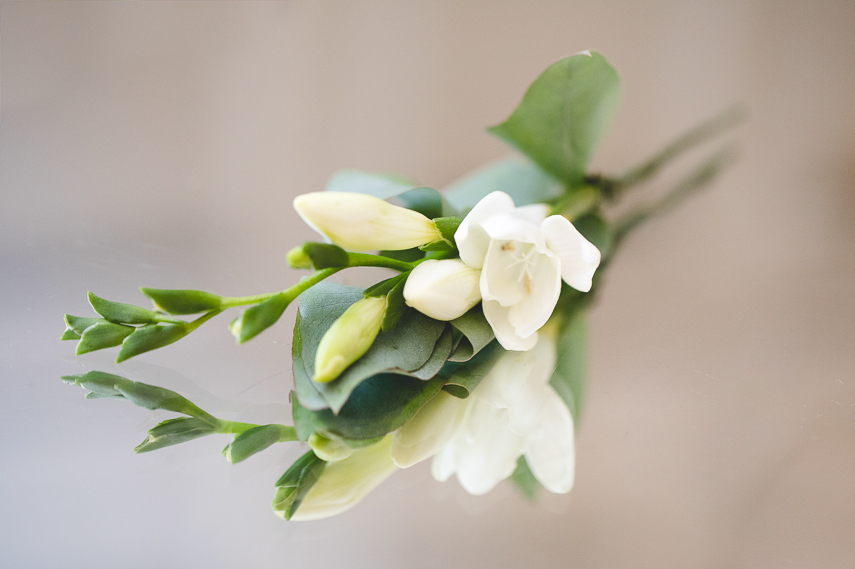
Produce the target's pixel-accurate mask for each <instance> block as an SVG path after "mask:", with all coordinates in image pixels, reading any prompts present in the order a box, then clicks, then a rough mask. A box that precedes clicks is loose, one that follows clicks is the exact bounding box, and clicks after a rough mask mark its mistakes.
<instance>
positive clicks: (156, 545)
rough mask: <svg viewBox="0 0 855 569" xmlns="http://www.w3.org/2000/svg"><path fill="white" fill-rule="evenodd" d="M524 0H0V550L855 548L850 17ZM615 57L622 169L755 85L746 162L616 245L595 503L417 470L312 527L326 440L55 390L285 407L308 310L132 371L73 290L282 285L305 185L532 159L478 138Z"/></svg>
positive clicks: (521, 561)
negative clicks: (311, 450) (298, 504)
mask: <svg viewBox="0 0 855 569" xmlns="http://www.w3.org/2000/svg"><path fill="white" fill-rule="evenodd" d="M527 4H528V3H525V4H523V3H518V4H513V3H495V2H492V3H483V4H479V3H469V4H466V5H465V6H462V7H461V6H457V5H456V3H444V4H443V3H430V4H424V5H421V6H420V7H413V6H410V5H407V4H385V3H373V2H371V3H365V2H362V3H346V4H345V3H335V4H333V3H329V4H315V3H299V2H298V3H263V4H255V3H234V4H229V3H211V4H202V3H145V4H119V3H104V4H102V3H97V4H96V3H91V4H89V3H87V4H41V3H39V4H36V3H24V2H20V3H13V2H4V3H3V5H2V11H3V35H2V54H3V56H2V57H3V59H2V82H0V89H2V91H0V95H1V96H2V111H1V113H2V114H0V121H2V130H0V187H2V193H0V199H2V202H0V203H2V206H1V207H0V255H2V257H0V319H2V320H0V321H2V323H3V333H2V336H0V337H2V342H0V369H2V370H3V373H2V384H0V394H2V399H0V420H2V424H3V429H2V430H0V448H2V449H3V451H4V468H3V469H2V472H0V482H1V483H0V565H3V566H9V567H30V566H31V567H45V566H57V565H61V566H63V567H116V566H122V567H150V566H155V567H172V566H202V565H205V566H208V567H229V566H237V565H238V564H240V565H241V566H253V567H280V566H287V567H290V566H300V565H304V566H311V567H372V568H373V567H402V566H414V567H433V566H472V567H480V566H492V567H518V566H522V565H529V566H538V567H566V566H578V567H591V568H595V567H651V568H653V567H656V568H659V567H710V568H713V567H760V568H765V567H849V566H850V564H851V559H852V557H853V555H855V542H853V540H852V539H851V536H852V535H853V532H855V485H853V484H852V480H851V473H852V472H853V470H855V431H853V425H855V377H853V369H855V349H853V344H855V300H854V299H855V260H853V251H855V227H853V219H855V198H853V196H855V193H853V191H852V189H853V185H855V111H853V106H852V93H855V73H853V69H855V7H853V5H852V4H851V3H846V2H805V3H801V4H800V3H795V2H793V3H785V4H784V3H779V2H743V3H727V2H707V3H677V2H646V3H632V4H630V3H625V2H597V3H588V4H584V5H575V6H574V5H569V4H565V3H558V2H555V3H550V2H541V3H537V4H536V5H527ZM586 48H596V49H599V50H600V51H602V52H603V53H604V54H605V55H606V56H607V57H608V58H609V59H610V61H612V63H613V64H615V65H616V67H617V68H618V70H619V71H620V72H621V75H622V78H623V81H624V98H623V104H622V107H621V110H620V113H619V115H618V118H617V120H616V123H615V125H614V126H613V129H612V132H611V134H610V135H609V136H608V137H607V139H606V142H605V143H604V145H603V148H602V149H601V151H600V152H599V153H598V154H597V156H596V158H595V167H596V168H602V169H603V170H604V171H607V172H615V171H619V170H620V169H621V168H623V167H626V166H629V165H631V164H632V163H634V162H636V161H638V160H640V159H642V158H643V157H645V156H646V155H648V154H649V153H651V152H652V151H653V150H655V149H656V148H657V147H658V146H659V145H661V144H664V143H665V142H667V141H668V140H669V139H670V138H671V137H673V136H675V135H677V134H679V132H681V131H682V130H683V129H686V128H688V127H689V126H691V125H693V124H694V123H695V122H697V121H700V120H701V119H703V118H705V117H706V116H708V115H710V114H713V113H714V112H715V111H717V110H718V109H719V108H721V107H723V106H725V105H726V104H729V103H730V102H733V101H741V102H743V103H745V104H746V105H747V106H748V107H749V108H750V110H751V117H750V119H749V121H748V122H747V123H746V124H745V125H744V126H743V127H740V129H739V130H738V139H739V142H740V144H741V148H742V156H741V161H740V162H739V164H738V165H737V166H735V167H734V168H733V169H732V170H731V171H729V172H728V173H727V174H725V175H724V176H723V177H722V179H721V180H720V181H719V182H718V183H717V184H716V185H715V187H713V188H712V189H711V190H710V191H708V192H706V193H705V194H703V195H701V196H698V197H696V198H694V199H692V200H691V201H690V202H688V203H686V204H685V205H684V206H683V207H681V208H680V209H679V211H676V212H674V213H673V214H670V215H668V216H666V217H663V218H661V219H659V220H657V221H656V222H655V223H652V224H650V225H649V226H647V227H645V228H644V229H642V230H641V231H639V232H638V234H637V235H635V236H634V237H633V238H632V239H631V240H630V241H629V242H628V243H627V244H626V248H625V250H624V251H623V252H622V253H621V255H620V256H619V257H618V258H617V259H616V261H615V263H614V264H613V265H612V266H611V267H610V269H609V271H610V272H609V276H608V281H607V283H606V286H605V288H604V289H603V290H602V295H601V297H600V302H599V304H598V305H597V307H596V308H595V309H594V311H593V312H592V314H591V338H592V347H591V363H590V383H589V399H588V401H587V404H586V410H585V415H584V418H583V420H582V425H581V429H580V431H579V433H578V439H577V445H578V449H577V452H578V455H577V468H578V472H577V479H576V487H575V489H574V490H573V491H572V492H571V493H570V494H569V495H567V496H543V499H542V500H541V501H540V503H539V504H537V505H529V504H528V503H526V502H525V501H524V500H523V499H522V498H521V497H519V496H518V494H517V493H516V492H515V490H514V489H513V488H511V487H510V486H509V485H502V486H500V487H499V488H498V489H497V490H495V491H494V492H492V493H490V494H488V495H487V496H484V497H477V498H476V497H472V496H468V495H466V494H465V492H463V491H462V490H461V489H460V487H459V486H458V485H457V483H456V482H454V481H450V482H447V483H444V484H440V483H437V482H434V481H433V480H432V479H431V478H430V473H429V468H428V467H427V465H420V466H417V467H415V468H413V469H410V470H407V471H402V472H399V473H397V474H396V475H395V476H393V477H392V478H391V479H390V480H389V481H387V482H386V483H384V484H383V485H382V486H381V487H380V488H379V489H378V490H376V491H375V492H374V493H372V494H371V495H370V496H369V497H368V498H367V499H366V500H365V501H364V502H363V503H362V504H360V505H359V506H358V507H357V508H355V509H354V510H352V511H350V512H348V513H346V514H344V515H342V516H339V517H337V518H334V519H330V520H326V521H320V522H311V523H285V522H283V521H281V520H279V519H278V518H276V517H274V516H273V515H272V513H271V511H270V508H269V503H270V500H271V499H272V497H273V486H272V485H273V482H274V481H275V480H276V479H277V478H278V477H279V475H280V474H281V473H282V472H283V471H284V469H285V468H286V467H287V466H288V465H289V464H290V462H291V461H292V460H293V459H294V458H295V457H296V456H297V455H298V454H299V453H300V449H298V447H297V445H290V446H289V445H280V446H281V448H274V449H271V450H268V451H266V452H264V453H263V454H261V455H258V456H256V457H253V458H252V459H250V460H248V461H246V462H245V463H242V464H238V465H235V466H231V465H229V464H228V463H227V462H226V461H225V460H224V459H223V458H222V457H221V456H220V451H221V449H222V447H223V446H225V444H226V442H227V441H226V440H225V438H222V437H220V438H217V437H210V438H208V439H202V440H199V441H194V442H191V443H187V444H186V445H182V446H179V447H173V448H169V449H164V450H160V451H157V452H155V453H150V454H146V455H134V454H133V452H132V448H133V447H134V446H135V445H136V444H138V443H139V442H140V441H141V440H142V439H143V438H144V434H145V431H146V430H147V429H149V428H150V427H152V426H153V425H154V424H156V422H158V421H159V420H161V419H163V418H166V417H167V416H169V415H168V414H161V413H152V412H148V411H146V410H143V409H140V408H136V407H132V406H130V405H128V404H123V403H122V402H117V401H109V400H96V401H86V400H84V399H83V397H82V396H83V392H82V390H80V389H79V388H73V387H70V386H67V385H64V384H62V383H61V382H60V381H59V379H58V378H59V376H60V375H66V374H72V373H82V372H85V371H87V370H90V369H100V370H104V371H108V372H112V373H119V374H122V375H125V376H126V377H129V378H130V379H133V380H136V381H143V382H147V383H154V384H158V385H163V386H164V387H168V388H171V389H174V390H176V391H179V392H181V393H182V394H184V395H186V396H187V397H189V398H190V399H191V400H193V401H195V402H197V403H198V404H199V405H200V406H201V407H203V408H205V409H207V410H209V411H211V412H212V413H214V414H217V415H220V416H222V417H224V418H228V419H235V420H241V421H249V422H256V423H263V422H274V421H276V422H283V421H288V420H289V414H290V411H289V405H288V402H287V396H288V391H289V389H290V382H291V377H290V357H289V349H290V328H291V325H292V323H293V318H294V308H293V307H292V308H290V309H289V311H288V312H287V313H286V315H285V317H284V318H283V320H282V321H281V322H280V324H279V325H277V326H276V327H275V328H273V329H271V330H269V331H267V332H266V333H265V334H263V335H262V336H260V337H258V338H257V339H255V340H254V341H252V342H250V343H249V344H247V345H245V346H240V347H238V346H235V345H234V342H233V340H232V339H231V335H230V334H229V333H228V331H227V329H226V325H227V323H228V322H229V320H230V317H231V316H230V315H221V316H219V317H217V318H216V319H214V320H213V321H211V322H210V323H208V324H206V325H205V326H204V327H203V328H202V329H200V330H199V331H198V332H196V333H194V334H193V335H192V336H190V337H189V338H187V339H185V340H183V341H181V342H180V343H179V344H176V345H174V346H170V347H167V348H165V349H162V350H159V351H157V352H155V353H152V354H147V355H143V356H140V357H138V358H135V359H133V360H130V361H128V362H125V363H123V364H121V365H119V366H117V365H115V364H113V363H112V360H113V358H114V357H115V350H108V351H103V352H97V353H93V354H89V355H85V356H81V357H75V356H74V355H73V350H74V346H73V342H66V343H61V342H59V340H58V338H59V336H60V334H61V332H62V328H63V326H62V314H63V313H65V312H70V313H73V314H78V315H88V314H89V307H88V305H87V303H86V291H87V290H90V289H91V290H93V291H94V292H96V293H98V294H99V295H102V296H104V297H107V298H110V299H115V300H120V301H127V302H139V303H142V302H143V301H144V298H143V297H142V295H141V294H140V293H138V292H137V290H136V287H138V286H140V285H146V286H158V287H164V288H166V287H169V288H191V287H192V288H204V289H208V290H211V291H213V292H217V293H221V294H225V295H243V294H254V293H261V292H268V291H272V290H278V289H280V288H284V287H285V286H287V285H288V284H290V283H292V282H294V281H295V280H296V279H297V278H298V277H299V273H297V272H295V271H290V270H289V269H287V267H286V263H285V253H286V252H287V250H288V249H289V248H290V247H291V246H293V245H294V244H296V243H298V242H300V241H301V240H304V239H308V238H311V237H312V234H311V232H310V230H309V229H308V228H306V227H305V226H303V224H302V223H301V222H300V221H299V218H298V217H297V215H296V214H295V213H294V212H293V211H292V209H291V207H290V202H291V200H292V199H293V197H294V196H295V195H296V194H298V193H302V192H306V191H311V190H317V189H320V188H322V187H323V185H324V183H325V181H326V179H327V178H328V177H329V175H330V174H331V173H332V172H333V171H334V170H336V169H338V168H344V167H357V168H362V169H366V170H373V171H394V172H401V173H405V174H407V175H409V176H412V177H414V178H416V179H418V180H420V181H421V182H423V183H425V184H427V185H431V186H436V187H442V186H444V185H446V184H448V183H450V182H451V181H453V180H454V179H455V178H457V177H459V176H461V175H463V174H465V173H467V172H468V171H470V170H472V169H474V168H476V167H478V166H479V165H481V164H482V163H484V162H487V161H489V160H492V159H495V158H498V157H501V156H504V155H506V154H508V150H507V149H506V148H505V147H504V146H503V145H502V144H501V143H500V142H499V141H497V140H493V139H491V138H490V137H489V136H487V135H486V134H484V132H483V128H484V127H485V126H487V125H490V124H495V123H496V122H499V121H500V120H502V119H504V118H505V117H506V116H507V114H508V113H509V112H510V111H511V110H512V109H513V107H514V106H515V105H516V103H517V102H518V100H519V99H520V97H521V95H522V93H523V91H524V89H525V87H526V86H527V85H528V84H529V83H530V81H531V80H533V79H534V77H535V76H536V74H537V73H538V72H540V71H541V70H542V69H543V68H545V67H546V65H548V64H549V63H550V62H552V61H554V60H556V59H558V58H559V57H561V56H563V55H566V54H568V53H572V52H575V51H579V50H582V49H586ZM698 158H700V155H699V156H698ZM660 187H661V186H653V187H651V188H649V190H646V192H647V193H645V194H642V196H640V197H649V196H652V195H654V194H655V192H656V190H657V188H660ZM371 278H372V277H371V276H370V275H369V274H368V273H367V272H353V273H348V274H346V275H344V276H342V277H341V279H342V281H343V282H352V283H365V282H367V281H368V280H370V279H371ZM344 279H346V280H344Z"/></svg>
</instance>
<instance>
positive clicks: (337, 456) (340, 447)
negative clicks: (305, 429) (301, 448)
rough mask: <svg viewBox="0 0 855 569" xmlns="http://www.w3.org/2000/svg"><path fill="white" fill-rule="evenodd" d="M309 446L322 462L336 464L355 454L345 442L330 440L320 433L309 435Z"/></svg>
mask: <svg viewBox="0 0 855 569" xmlns="http://www.w3.org/2000/svg"><path fill="white" fill-rule="evenodd" d="M309 446H310V447H312V450H313V451H315V454H316V455H317V456H318V458H320V459H321V460H325V461H327V462H335V461H337V460H343V459H345V458H347V457H349V456H350V455H351V454H353V449H352V448H350V447H349V446H347V444H346V443H345V442H344V441H341V440H336V439H329V438H327V437H325V436H323V435H321V434H319V433H312V434H311V435H309Z"/></svg>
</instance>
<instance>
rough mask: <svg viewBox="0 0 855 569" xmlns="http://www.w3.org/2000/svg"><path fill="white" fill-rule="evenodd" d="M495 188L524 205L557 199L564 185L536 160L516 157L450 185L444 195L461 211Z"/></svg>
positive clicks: (494, 164) (480, 170) (489, 165)
mask: <svg viewBox="0 0 855 569" xmlns="http://www.w3.org/2000/svg"><path fill="white" fill-rule="evenodd" d="M496 191H501V192H505V193H506V194H508V195H509V196H511V198H513V200H514V203H515V204H517V205H518V206H522V205H527V204H531V203H540V202H548V201H551V200H554V199H556V198H558V197H560V196H561V195H562V194H563V193H564V188H563V187H562V186H561V184H560V182H559V181H558V180H556V179H555V178H554V177H552V176H550V175H549V174H547V173H546V172H544V171H543V169H542V168H541V167H540V166H538V165H537V164H535V163H534V162H532V161H530V160H529V159H527V158H524V157H522V156H514V157H512V158H506V159H504V160H499V161H498V162H494V163H492V164H488V165H487V166H484V167H483V168H480V169H478V170H476V171H475V172H473V173H472V174H469V175H468V176H466V177H465V178H463V179H461V180H458V181H457V182H455V183H453V184H452V185H451V186H449V187H448V188H447V189H446V190H445V192H443V195H444V196H445V198H446V199H447V200H448V201H449V202H451V204H452V205H454V206H455V207H456V208H457V209H458V210H461V211H466V210H469V209H471V208H472V207H473V206H474V205H475V204H477V203H478V202H479V201H481V199H482V198H483V197H484V196H486V195H487V194H489V193H491V192H496Z"/></svg>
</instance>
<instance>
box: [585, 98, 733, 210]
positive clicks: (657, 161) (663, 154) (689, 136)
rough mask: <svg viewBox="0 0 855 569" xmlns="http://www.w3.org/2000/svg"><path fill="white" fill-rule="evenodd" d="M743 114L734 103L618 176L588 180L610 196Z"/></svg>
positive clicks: (646, 175)
mask: <svg viewBox="0 0 855 569" xmlns="http://www.w3.org/2000/svg"><path fill="white" fill-rule="evenodd" d="M745 115H746V112H745V109H744V108H743V107H742V106H740V105H734V106H732V107H730V108H728V109H725V110H724V111H722V112H721V113H719V114H718V115H716V116H715V117H713V118H712V119H710V120H708V121H706V122H704V123H701V124H700V125H698V126H696V127H695V128H693V129H692V130H690V131H689V132H687V133H685V134H683V135H682V136H680V137H679V138H678V139H677V140H675V141H674V142H672V143H671V144H669V145H668V146H666V147H665V148H663V149H662V150H660V151H659V152H657V153H656V154H654V155H653V156H652V157H651V158H649V159H648V160H646V161H645V162H642V163H641V164H639V165H638V166H634V167H633V168H630V169H629V170H628V171H626V172H625V173H624V174H623V175H622V176H620V177H619V178H604V177H596V176H595V177H593V178H592V179H591V182H592V183H594V184H595V185H598V186H600V187H601V188H602V189H603V193H604V194H605V195H606V197H607V198H609V199H614V198H615V197H617V195H618V194H619V193H620V191H621V190H624V189H626V188H629V187H631V186H635V185H637V184H640V183H642V182H644V181H646V180H648V179H650V178H652V177H653V176H654V175H656V174H657V173H658V172H659V170H661V169H662V167H663V166H665V165H666V164H667V163H668V162H670V161H671V160H673V159H674V158H676V157H677V156H679V155H680V154H682V153H683V152H685V151H687V150H689V149H691V148H693V147H695V146H697V145H699V144H701V143H703V142H706V141H707V140H710V139H711V138H713V137H715V136H717V135H718V134H720V133H722V132H724V131H726V130H727V129H729V128H731V127H733V126H735V125H737V124H739V123H740V122H742V120H743V119H744V118H745Z"/></svg>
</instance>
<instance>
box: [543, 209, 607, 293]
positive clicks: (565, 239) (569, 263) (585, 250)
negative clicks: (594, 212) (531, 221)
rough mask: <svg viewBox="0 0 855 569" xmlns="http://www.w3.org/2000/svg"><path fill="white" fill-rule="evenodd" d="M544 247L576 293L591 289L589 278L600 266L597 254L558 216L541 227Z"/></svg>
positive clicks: (565, 219) (591, 245) (548, 219)
mask: <svg viewBox="0 0 855 569" xmlns="http://www.w3.org/2000/svg"><path fill="white" fill-rule="evenodd" d="M540 228H541V230H542V231H543V236H544V237H545V238H546V244H547V246H548V247H549V248H550V249H551V250H552V251H553V252H554V253H555V254H556V255H558V257H559V258H560V259H561V277H562V278H563V279H564V282H566V283H567V284H568V285H570V286H572V287H573V288H575V289H576V290H580V291H582V292H588V291H589V290H591V279H592V278H593V276H594V272H595V271H596V270H597V267H598V266H599V265H600V251H599V249H597V248H596V247H595V246H594V245H593V244H592V243H591V242H590V241H588V240H587V239H585V237H583V236H582V234H581V233H579V231H578V230H577V229H576V228H575V227H573V224H572V223H570V221H568V220H567V218H566V217H564V216H561V215H551V216H549V217H547V218H546V219H544V220H543V223H541V224H540Z"/></svg>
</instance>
